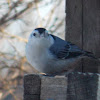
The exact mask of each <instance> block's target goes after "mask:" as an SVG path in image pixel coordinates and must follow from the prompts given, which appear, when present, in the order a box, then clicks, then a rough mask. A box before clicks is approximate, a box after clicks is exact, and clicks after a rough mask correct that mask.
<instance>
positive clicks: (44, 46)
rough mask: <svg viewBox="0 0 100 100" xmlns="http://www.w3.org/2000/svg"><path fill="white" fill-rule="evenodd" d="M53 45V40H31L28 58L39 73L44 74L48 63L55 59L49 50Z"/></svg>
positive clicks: (28, 47) (27, 47)
mask: <svg viewBox="0 0 100 100" xmlns="http://www.w3.org/2000/svg"><path fill="white" fill-rule="evenodd" d="M52 44H53V41H51V40H47V39H44V40H35V39H34V40H30V41H29V42H28V43H27V45H26V58H27V60H28V62H29V63H30V64H31V65H32V66H33V67H34V68H35V69H37V70H38V71H40V72H43V71H44V69H45V68H46V67H47V64H48V62H49V61H50V60H51V59H53V55H50V53H49V51H48V48H49V47H50V46H51V45H52Z"/></svg>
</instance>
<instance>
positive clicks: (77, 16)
mask: <svg viewBox="0 0 100 100" xmlns="http://www.w3.org/2000/svg"><path fill="white" fill-rule="evenodd" d="M65 39H66V40H67V41H70V42H72V43H74V44H76V45H78V46H79V47H80V48H82V0H66V35H65ZM75 66H77V67H78V68H77V70H78V71H82V64H81V61H80V62H78V63H77V64H76V65H75Z"/></svg>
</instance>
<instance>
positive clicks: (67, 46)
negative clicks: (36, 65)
mask: <svg viewBox="0 0 100 100" xmlns="http://www.w3.org/2000/svg"><path fill="white" fill-rule="evenodd" d="M51 36H52V37H53V39H54V43H53V44H52V45H51V47H50V48H49V50H50V52H51V53H52V54H53V55H55V56H56V57H57V58H59V59H67V58H73V57H77V56H80V55H81V54H82V53H83V52H82V50H81V49H80V48H79V47H78V46H76V45H75V44H73V43H71V42H69V41H65V40H63V39H61V38H59V37H57V36H54V35H51Z"/></svg>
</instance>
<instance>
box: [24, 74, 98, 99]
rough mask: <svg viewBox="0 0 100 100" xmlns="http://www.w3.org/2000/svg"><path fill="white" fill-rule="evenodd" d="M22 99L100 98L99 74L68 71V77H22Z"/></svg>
mask: <svg viewBox="0 0 100 100" xmlns="http://www.w3.org/2000/svg"><path fill="white" fill-rule="evenodd" d="M24 100H100V74H93V73H81V72H77V73H70V74H69V75H68V77H45V76H41V77H40V76H39V75H34V74H33V75H32V74H31V75H26V76H25V77H24Z"/></svg>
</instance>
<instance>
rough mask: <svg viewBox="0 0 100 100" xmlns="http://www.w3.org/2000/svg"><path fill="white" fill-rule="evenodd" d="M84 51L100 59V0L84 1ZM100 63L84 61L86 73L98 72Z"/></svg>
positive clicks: (89, 60)
mask: <svg viewBox="0 0 100 100" xmlns="http://www.w3.org/2000/svg"><path fill="white" fill-rule="evenodd" d="M83 49H85V50H87V51H90V52H93V53H94V54H95V55H96V57H100V0H83ZM99 63H100V62H98V61H96V60H91V59H84V62H83V71H84V72H98V67H99V66H100V65H99Z"/></svg>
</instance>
